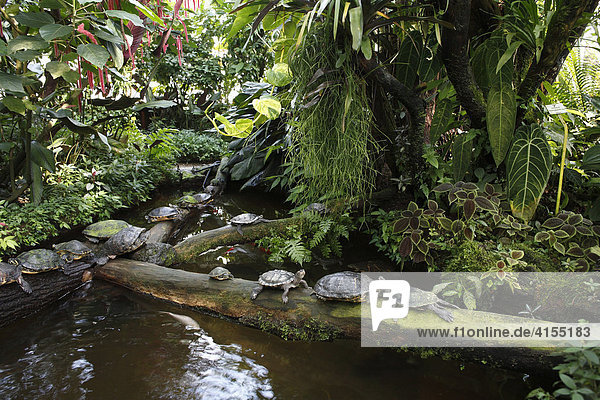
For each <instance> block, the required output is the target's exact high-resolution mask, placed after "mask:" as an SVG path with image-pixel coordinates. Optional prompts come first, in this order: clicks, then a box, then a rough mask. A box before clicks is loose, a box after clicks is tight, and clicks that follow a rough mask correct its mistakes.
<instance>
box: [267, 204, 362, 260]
mask: <svg viewBox="0 0 600 400" xmlns="http://www.w3.org/2000/svg"><path fill="white" fill-rule="evenodd" d="M351 230H352V220H351V219H350V217H349V215H348V214H342V215H331V216H321V215H319V214H318V213H316V212H310V213H306V214H305V215H304V218H303V219H302V220H301V222H300V223H299V224H298V225H292V226H289V227H287V228H286V232H285V233H284V234H274V233H271V235H269V236H266V237H264V238H262V239H260V240H258V241H257V242H256V243H257V245H259V246H261V247H264V248H265V249H267V250H268V251H269V252H270V256H269V261H271V262H275V263H280V262H284V261H286V260H288V259H289V260H291V261H293V262H295V263H298V264H300V265H302V264H303V263H306V262H310V261H311V260H312V259H313V256H314V255H317V256H321V257H324V258H329V257H333V256H335V257H341V255H342V242H341V241H342V239H346V240H348V238H349V235H350V231H351Z"/></svg>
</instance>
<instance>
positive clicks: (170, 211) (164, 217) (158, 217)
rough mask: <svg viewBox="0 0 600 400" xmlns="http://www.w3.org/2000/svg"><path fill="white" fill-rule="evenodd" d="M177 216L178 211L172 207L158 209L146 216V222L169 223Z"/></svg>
mask: <svg viewBox="0 0 600 400" xmlns="http://www.w3.org/2000/svg"><path fill="white" fill-rule="evenodd" d="M178 216H179V210H177V209H176V208H173V207H166V206H165V207H158V208H155V209H154V210H152V211H150V212H149V213H148V214H147V215H146V220H147V221H148V222H160V221H171V220H174V219H176V218H177V217H178Z"/></svg>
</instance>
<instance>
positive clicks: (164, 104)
mask: <svg viewBox="0 0 600 400" xmlns="http://www.w3.org/2000/svg"><path fill="white" fill-rule="evenodd" d="M176 105H177V103H175V102H174V101H172V100H153V101H149V102H147V103H141V104H137V105H135V106H134V107H133V108H132V110H133V111H139V110H141V109H143V108H169V107H173V106H176Z"/></svg>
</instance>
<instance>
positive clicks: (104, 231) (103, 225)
mask: <svg viewBox="0 0 600 400" xmlns="http://www.w3.org/2000/svg"><path fill="white" fill-rule="evenodd" d="M129 226H131V225H129V223H127V222H125V221H121V220H119V219H108V220H106V221H100V222H96V223H94V224H91V225H89V226H88V227H87V228H85V229H84V230H83V234H84V236H85V237H86V238H87V239H88V240H89V241H90V242H92V243H98V242H99V241H100V240H106V239H108V238H110V237H111V236H112V235H114V234H115V233H117V232H119V231H120V230H121V229H124V228H127V227H129Z"/></svg>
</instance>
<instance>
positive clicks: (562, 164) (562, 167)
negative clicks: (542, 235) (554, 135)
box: [554, 114, 569, 215]
mask: <svg viewBox="0 0 600 400" xmlns="http://www.w3.org/2000/svg"><path fill="white" fill-rule="evenodd" d="M558 119H560V122H561V123H562V125H563V128H564V129H565V137H564V138H563V145H562V156H561V159H560V174H559V176H558V194H557V195H556V211H555V212H554V214H556V215H558V211H559V210H560V195H561V193H562V184H563V174H564V171H565V158H566V157H567V141H568V140H569V128H568V127H567V124H566V123H565V120H564V119H563V118H562V116H561V115H560V114H559V115H558Z"/></svg>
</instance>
